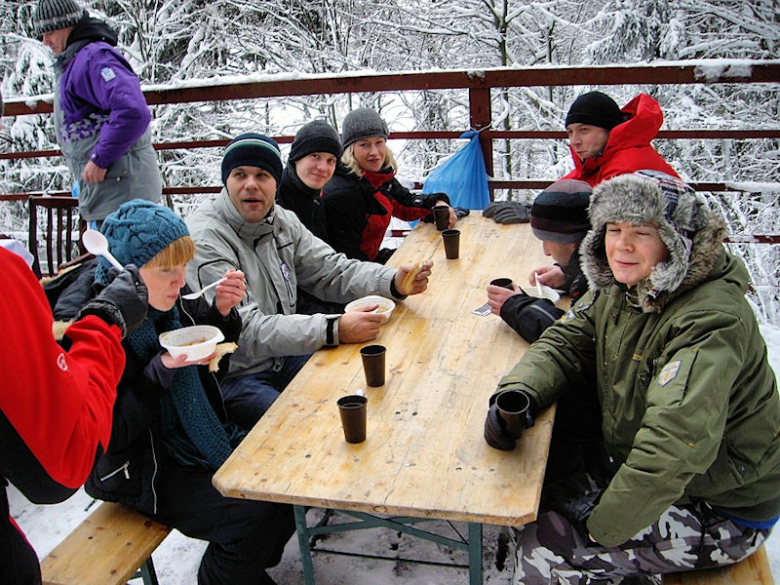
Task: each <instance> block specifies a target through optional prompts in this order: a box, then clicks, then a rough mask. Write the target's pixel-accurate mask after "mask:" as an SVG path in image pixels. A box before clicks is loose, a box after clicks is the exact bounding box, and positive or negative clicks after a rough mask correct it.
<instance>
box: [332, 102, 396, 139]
mask: <svg viewBox="0 0 780 585" xmlns="http://www.w3.org/2000/svg"><path fill="white" fill-rule="evenodd" d="M341 126H342V128H341V145H342V146H343V147H344V148H346V147H347V146H349V145H350V144H352V143H353V142H357V141H358V140H360V139H362V138H370V137H372V136H381V137H382V138H385V139H387V137H388V136H389V135H390V132H389V131H388V129H387V124H385V121H384V120H383V119H382V116H380V115H379V114H378V113H376V111H374V110H372V109H371V108H358V109H357V110H352V111H351V112H350V113H349V114H347V115H346V116H345V117H344V122H342V124H341Z"/></svg>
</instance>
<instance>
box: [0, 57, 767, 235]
mask: <svg viewBox="0 0 780 585" xmlns="http://www.w3.org/2000/svg"><path fill="white" fill-rule="evenodd" d="M762 83H763V84H767V83H769V84H777V83H780V60H777V61H745V60H735V61H733V62H729V61H721V60H718V61H713V62H706V61H705V62H696V63H693V64H692V63H687V62H677V63H664V64H661V65H620V66H601V67H532V68H511V69H510V68H496V69H481V70H458V71H441V72H438V71H437V72H408V73H385V74H364V73H344V74H339V75H316V76H309V77H306V78H299V77H293V76H286V75H278V76H275V77H268V78H264V79H262V80H253V79H251V78H250V79H248V80H247V81H245V82H229V83H220V82H219V81H216V82H214V83H213V84H201V85H198V86H196V87H175V88H169V89H159V88H155V89H146V90H145V91H144V95H145V97H146V100H147V103H148V104H149V105H150V106H154V105H161V104H181V103H193V102H214V101H226V100H250V99H256V98H272V97H293V96H307V95H308V96H312V95H335V94H370V93H378V92H392V93H399V92H414V91H431V90H452V89H463V90H467V92H468V109H469V126H470V128H472V129H477V130H480V134H479V136H480V144H481V147H482V152H483V155H484V158H485V164H486V168H487V172H488V175H490V176H492V175H493V169H494V161H493V153H494V144H495V141H498V140H502V141H503V140H532V139H557V140H560V139H565V138H566V133H565V132H556V131H512V130H497V129H494V128H492V127H491V123H492V111H491V97H492V96H491V92H492V91H494V90H504V89H506V88H518V87H538V86H541V87H561V86H581V85H587V86H602V85H603V86H610V85H626V84H630V85H683V84H709V85H713V84H762ZM52 108H53V106H52V98H51V96H50V95H49V96H37V97H32V98H28V99H24V100H21V99H15V100H14V99H11V100H9V101H8V102H6V106H5V115H6V116H24V115H31V114H47V113H50V112H51V111H52ZM465 130H468V128H464V129H462V130H458V131H425V130H422V131H414V132H394V133H392V134H391V135H390V138H392V139H406V140H425V139H456V138H458V137H459V136H460V135H461V134H462V133H463V132H464V131H465ZM658 138H659V139H669V140H690V139H735V140H753V139H780V126H778V127H777V128H771V129H766V128H756V129H753V130H721V129H717V130H684V129H678V130H664V131H661V132H659V134H658ZM276 139H277V141H278V142H280V143H289V142H291V141H292V139H293V138H292V137H291V136H278V137H276ZM226 143H227V140H193V141H181V142H164V143H156V144H155V145H154V147H155V148H156V149H157V150H161V151H165V150H175V149H201V148H215V147H220V146H224V145H225V144H226ZM56 156H61V153H60V152H59V151H58V150H45V151H29V152H6V153H0V160H3V159H25V158H34V157H56ZM550 182H551V181H550V180H540V179H533V178H523V179H519V178H518V179H515V178H511V179H509V180H491V181H489V187H490V190H491V196H492V193H493V192H494V191H495V190H497V189H542V188H544V187H546V186H547V185H549V184H550ZM690 184H691V186H692V187H693V188H694V189H696V190H699V191H712V192H728V191H742V190H743V189H741V188H739V187H738V186H734V185H733V184H730V183H727V182H697V181H691V183H690ZM220 188H221V186H216V185H203V186H198V187H189V186H167V187H165V188H164V190H163V193H164V194H165V195H188V194H201V193H215V192H218V191H219V190H220ZM772 190H774V184H772ZM777 190H778V191H780V183H778V184H777ZM39 194H41V193H6V194H0V201H3V200H5V201H14V200H25V199H27V197H29V196H30V195H39ZM47 194H50V195H65V194H69V193H67V192H50V193H47ZM749 237H750V238H751V240H750V241H751V242H761V243H780V235H761V234H757V235H751V236H749Z"/></svg>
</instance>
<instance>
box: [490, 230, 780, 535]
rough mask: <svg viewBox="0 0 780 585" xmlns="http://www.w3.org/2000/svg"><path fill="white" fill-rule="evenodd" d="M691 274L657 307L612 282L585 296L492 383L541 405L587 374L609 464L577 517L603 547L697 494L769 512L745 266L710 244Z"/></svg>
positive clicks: (770, 434) (742, 510)
mask: <svg viewBox="0 0 780 585" xmlns="http://www.w3.org/2000/svg"><path fill="white" fill-rule="evenodd" d="M691 266H692V267H693V268H691V273H690V274H689V276H688V278H687V279H686V282H685V285H684V286H681V287H680V289H679V290H678V291H677V292H676V293H675V294H673V295H668V296H666V297H664V298H663V299H661V300H660V301H658V302H657V303H656V305H655V306H652V303H653V302H655V301H652V302H651V301H650V300H648V299H647V298H644V299H639V300H638V299H637V298H636V294H637V291H636V290H634V289H632V290H631V291H626V290H625V288H621V287H620V286H619V285H617V284H612V285H611V286H607V287H604V288H602V289H598V288H597V289H596V291H597V292H595V293H594V292H589V293H588V294H586V295H585V297H583V298H582V299H581V300H580V301H579V302H578V303H577V304H576V305H575V306H574V307H573V308H572V309H571V310H570V311H569V312H568V313H567V314H566V315H565V316H564V317H563V318H562V319H561V320H560V321H558V322H556V323H555V324H554V325H553V326H552V327H550V328H549V329H547V331H546V332H545V333H544V335H543V336H542V337H541V338H540V339H539V341H537V342H536V343H534V344H533V345H532V346H531V347H530V349H529V350H528V352H527V353H526V354H525V355H524V356H523V359H522V361H521V362H520V363H519V364H517V366H515V368H514V369H513V370H512V371H511V373H510V374H509V375H507V376H505V377H504V378H503V379H502V380H501V382H500V384H499V389H506V388H518V389H522V390H525V391H527V392H528V393H530V394H531V395H532V396H533V397H534V399H535V400H536V401H537V404H538V406H539V407H540V408H545V407H548V406H550V405H551V404H553V403H554V402H555V401H556V400H557V398H558V397H559V396H560V395H561V394H562V393H564V392H567V391H573V392H576V391H577V388H578V387H581V386H582V385H583V383H584V381H585V380H583V377H584V376H586V375H587V374H585V372H595V373H594V374H591V375H595V377H596V380H595V381H596V384H597V387H598V393H599V400H600V403H601V410H602V414H603V431H604V438H605V442H606V444H607V448H608V450H609V453H610V455H611V456H612V457H613V458H614V459H615V460H616V462H617V463H618V464H619V465H620V467H619V469H618V471H617V474H616V475H615V476H614V478H613V479H612V481H611V483H610V484H609V487H608V488H607V489H606V491H605V492H604V494H603V495H602V497H601V500H600V501H599V503H598V505H597V506H596V507H595V509H594V511H593V513H592V515H591V516H590V519H589V521H588V529H589V530H590V533H591V534H592V535H593V536H594V538H595V539H596V540H597V541H598V542H599V543H600V544H602V545H606V546H616V545H619V544H621V543H623V542H625V541H626V540H628V539H629V538H631V537H632V536H634V535H635V534H637V533H638V532H640V531H641V530H642V529H644V528H646V527H647V526H649V525H650V524H652V523H653V522H654V521H656V520H658V518H659V517H660V515H661V513H662V512H664V511H665V510H666V509H667V508H668V507H669V506H670V505H672V504H675V503H677V504H685V503H688V502H693V501H702V500H703V501H706V502H708V503H709V504H711V505H712V506H715V507H717V508H721V509H723V510H724V511H726V512H728V513H730V514H732V515H734V516H736V517H739V518H743V519H747V520H752V521H764V520H769V519H771V518H773V517H775V516H777V515H778V514H780V437H778V433H780V398H779V397H778V390H777V384H776V381H775V376H774V374H773V372H772V369H771V368H770V366H769V364H768V362H767V352H766V345H765V343H764V340H763V338H762V337H761V335H760V333H759V329H758V325H757V323H756V319H755V316H754V314H753V311H752V309H751V308H750V306H749V305H748V303H747V301H746V300H745V298H744V295H745V292H746V290H747V283H748V274H747V271H746V269H745V267H744V266H743V265H742V263H741V262H740V261H739V260H738V259H736V258H735V257H733V256H731V255H729V254H728V253H726V251H725V250H724V249H723V247H722V246H720V245H719V244H717V245H714V246H710V247H709V249H708V250H705V253H704V254H702V253H700V254H699V255H698V256H697V255H695V254H694V256H693V257H692V260H691Z"/></svg>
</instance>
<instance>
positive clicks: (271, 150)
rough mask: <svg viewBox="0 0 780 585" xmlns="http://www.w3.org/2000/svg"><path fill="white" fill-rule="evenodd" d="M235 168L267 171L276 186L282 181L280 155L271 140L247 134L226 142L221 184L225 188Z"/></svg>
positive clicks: (251, 133)
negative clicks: (255, 168)
mask: <svg viewBox="0 0 780 585" xmlns="http://www.w3.org/2000/svg"><path fill="white" fill-rule="evenodd" d="M236 167H257V168H259V169H263V170H264V171H268V172H269V173H271V175H273V177H274V179H276V184H277V185H278V184H279V182H280V181H281V179H282V153H281V152H280V151H279V145H278V144H277V143H276V141H275V140H274V139H273V138H269V137H268V136H266V135H265V134H257V133H256V132H247V133H246V134H241V135H239V136H236V137H235V138H234V139H233V140H231V141H230V142H228V145H227V146H226V147H225V153H224V154H223V155H222V184H223V185H225V186H227V179H228V176H230V171H232V170H233V169H235V168H236Z"/></svg>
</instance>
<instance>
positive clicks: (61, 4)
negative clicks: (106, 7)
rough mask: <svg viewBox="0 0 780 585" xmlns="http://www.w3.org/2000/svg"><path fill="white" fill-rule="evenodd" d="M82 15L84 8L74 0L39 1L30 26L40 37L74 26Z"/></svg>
mask: <svg viewBox="0 0 780 585" xmlns="http://www.w3.org/2000/svg"><path fill="white" fill-rule="evenodd" d="M83 14H84V8H82V7H81V6H79V5H78V4H77V3H76V2H74V0H41V1H40V2H39V3H38V6H36V8H35V12H33V14H32V25H33V28H34V29H35V33H36V34H37V35H38V36H40V35H42V34H43V33H47V32H52V31H55V30H59V29H61V28H68V27H70V26H75V25H76V24H77V23H78V21H79V20H81V16H82V15H83Z"/></svg>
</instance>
